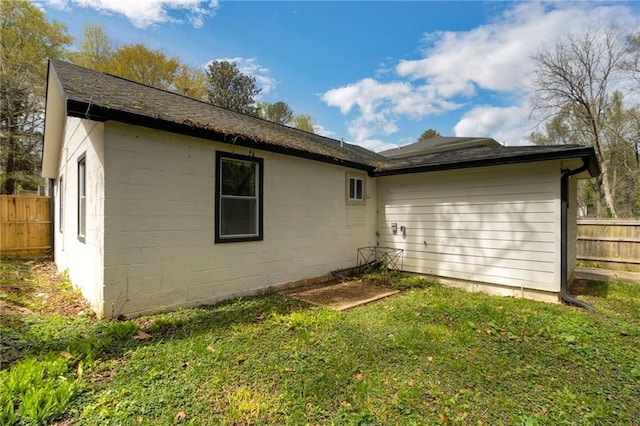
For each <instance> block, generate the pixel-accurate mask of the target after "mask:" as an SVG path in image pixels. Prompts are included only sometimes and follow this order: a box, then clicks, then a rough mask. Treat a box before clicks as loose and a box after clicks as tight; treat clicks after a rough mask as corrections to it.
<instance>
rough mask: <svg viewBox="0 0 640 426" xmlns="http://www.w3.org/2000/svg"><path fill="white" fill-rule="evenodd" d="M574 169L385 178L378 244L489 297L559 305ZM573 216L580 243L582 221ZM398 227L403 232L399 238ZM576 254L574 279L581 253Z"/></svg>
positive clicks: (544, 165) (549, 166)
mask: <svg viewBox="0 0 640 426" xmlns="http://www.w3.org/2000/svg"><path fill="white" fill-rule="evenodd" d="M569 163H575V161H570V162H569ZM568 165H570V164H568V163H567V162H562V161H559V160H552V161H543V162H534V163H527V164H512V165H504V166H487V167H478V168H469V169H462V170H446V171H436V172H430V173H415V174H406V175H399V176H389V177H382V178H380V179H379V181H378V220H379V234H380V238H379V244H380V245H382V246H385V247H393V248H397V249H402V250H404V262H403V264H404V269H405V270H406V271H411V272H417V273H422V274H428V275H434V276H437V277H446V278H451V279H454V280H457V281H453V280H449V281H448V282H449V283H451V284H459V283H460V282H461V281H464V282H465V285H466V286H467V287H469V288H472V289H478V290H482V291H485V292H491V293H496V294H502V295H511V296H526V297H529V298H544V299H550V300H553V299H555V300H557V293H558V292H559V291H560V273H561V262H560V256H558V253H559V252H560V246H561V235H560V234H561V232H560V231H561V226H560V208H561V206H560V184H559V176H560V170H561V169H563V168H566V166H568ZM572 188H573V194H572V196H573V199H575V188H576V187H575V185H574V186H573V187H572ZM573 204H574V205H575V203H573ZM569 217H571V218H572V221H571V229H572V232H573V241H575V229H576V228H575V217H576V216H575V215H569ZM393 223H395V224H397V228H398V229H401V228H404V232H401V231H398V232H396V233H393V232H392V224H393ZM573 247H575V244H574V245H573ZM572 256H573V261H570V262H569V264H570V265H573V266H572V268H571V270H570V275H571V274H572V273H573V268H574V267H575V249H573V251H572Z"/></svg>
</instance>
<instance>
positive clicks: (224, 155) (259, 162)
mask: <svg viewBox="0 0 640 426" xmlns="http://www.w3.org/2000/svg"><path fill="white" fill-rule="evenodd" d="M223 160H227V161H228V160H232V161H234V160H235V161H239V162H246V163H253V164H255V165H256V167H257V171H256V173H255V179H256V180H257V182H256V183H255V189H256V194H255V196H254V198H255V199H256V213H255V215H256V218H255V219H256V231H257V232H256V233H255V234H246V235H244V234H234V235H223V234H222V223H221V221H222V211H221V209H222V202H221V201H222V199H223V198H224V197H225V195H223V194H222V183H223V179H222V161H223ZM215 174H216V175H215V186H216V187H215V218H214V220H215V224H214V228H215V243H216V244H218V243H235V242H242V241H262V240H263V229H264V217H263V216H264V214H263V212H264V209H263V198H264V184H263V182H264V160H263V159H262V158H258V157H253V156H247V155H241V154H234V153H230V152H224V151H216V165H215Z"/></svg>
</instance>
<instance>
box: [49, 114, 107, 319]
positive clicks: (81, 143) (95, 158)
mask: <svg viewBox="0 0 640 426" xmlns="http://www.w3.org/2000/svg"><path fill="white" fill-rule="evenodd" d="M103 140H104V125H103V123H98V122H95V121H89V120H83V119H79V118H73V117H68V118H67V120H66V125H65V128H64V136H63V141H62V149H61V152H60V161H59V164H58V173H57V179H56V190H55V194H54V196H55V209H56V210H55V215H54V216H55V230H54V232H55V235H54V238H55V247H54V251H55V262H56V265H57V267H58V269H59V270H60V271H68V273H69V278H70V279H71V281H72V282H73V284H74V285H75V286H76V287H78V288H80V290H81V291H82V294H83V296H84V297H85V298H86V299H87V300H88V301H89V303H90V304H91V306H92V308H93V309H94V310H95V311H96V312H102V309H103V294H102V278H103V276H102V267H103V263H102V252H103V243H104V239H103V236H104V149H103V148H104V143H103ZM83 154H84V155H85V161H86V192H87V194H86V230H85V241H84V242H81V241H79V240H78V158H79V157H80V156H82V155H83ZM61 176H62V178H63V180H62V182H63V184H62V188H61V187H60V177H61ZM61 189H62V203H63V206H62V212H63V213H62V214H63V216H62V217H61V216H60V214H59V213H60V201H61V197H60V190H61ZM61 220H62V221H63V224H62V230H61V227H60V221H61Z"/></svg>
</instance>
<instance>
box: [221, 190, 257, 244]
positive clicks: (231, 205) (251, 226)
mask: <svg viewBox="0 0 640 426" xmlns="http://www.w3.org/2000/svg"><path fill="white" fill-rule="evenodd" d="M256 203H257V201H256V200H255V199H252V200H247V199H235V198H222V199H221V200H220V227H221V232H220V235H223V236H230V235H257V231H256Z"/></svg>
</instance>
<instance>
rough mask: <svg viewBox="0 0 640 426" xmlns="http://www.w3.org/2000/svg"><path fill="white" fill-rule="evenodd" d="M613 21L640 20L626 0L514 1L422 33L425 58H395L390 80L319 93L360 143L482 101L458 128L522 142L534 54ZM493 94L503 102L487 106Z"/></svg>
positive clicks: (626, 24) (621, 24)
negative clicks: (470, 22) (596, 0)
mask: <svg viewBox="0 0 640 426" xmlns="http://www.w3.org/2000/svg"><path fill="white" fill-rule="evenodd" d="M608 22H609V23H613V24H614V25H616V26H617V27H618V28H623V29H636V28H637V27H638V25H639V24H640V21H639V19H638V17H637V16H636V15H634V14H633V13H632V12H631V11H630V10H629V9H628V8H627V7H626V6H624V5H615V4H614V5H594V4H593V3H554V4H548V3H540V2H525V3H516V4H515V5H514V6H513V7H510V8H508V9H506V10H505V11H504V12H503V13H502V14H501V15H499V16H497V17H495V19H493V20H492V21H491V22H489V23H488V24H486V25H482V26H479V27H477V28H474V29H471V30H468V31H457V32H455V31H438V32H432V33H427V34H425V36H424V38H423V40H422V42H423V45H424V47H423V49H422V51H421V55H420V56H421V57H420V58H417V59H413V60H401V61H398V62H397V64H396V66H395V69H394V70H395V75H391V76H390V77H389V78H390V79H391V81H389V82H382V81H378V80H375V79H373V78H364V79H362V80H359V81H357V82H355V83H351V84H346V85H344V86H342V87H337V88H333V89H331V90H328V91H327V92H325V93H324V95H323V96H322V99H323V100H324V102H325V103H327V104H328V105H330V106H336V107H338V108H340V111H341V112H342V114H344V115H348V116H349V121H348V122H347V128H348V131H349V134H350V135H351V137H352V138H353V139H354V140H355V142H356V143H359V141H364V140H373V139H375V137H380V136H382V135H389V134H392V133H394V131H395V130H397V129H398V126H399V123H400V122H401V121H402V120H407V119H410V120H418V119H423V118H425V117H427V116H432V115H437V114H442V113H445V112H448V111H453V110H456V109H458V108H460V107H462V106H463V105H467V106H468V105H470V104H473V103H481V104H483V105H485V106H478V107H472V108H471V109H470V110H469V111H467V112H466V113H465V114H464V116H463V117H462V118H461V119H460V121H459V122H458V124H457V125H456V126H455V129H454V131H455V133H456V134H457V135H461V134H465V133H468V135H470V136H490V137H494V138H496V139H500V140H502V141H505V142H508V143H509V144H515V143H518V144H521V143H524V142H525V140H526V139H525V138H526V136H527V135H528V134H529V133H530V132H531V130H532V128H533V126H532V124H531V123H530V122H529V114H528V110H527V109H526V107H524V106H523V105H526V102H527V92H526V88H527V87H529V86H530V79H531V70H532V69H533V64H532V60H531V57H532V56H533V55H534V54H535V53H536V52H537V51H538V50H539V49H540V48H541V47H542V46H544V45H551V44H553V43H555V42H557V41H559V40H560V38H561V37H563V36H565V35H567V34H570V33H575V32H579V31H580V32H583V31H584V30H585V28H595V27H597V26H599V25H601V24H602V23H608ZM384 69H385V70H386V69H388V64H385V67H384ZM372 72H374V73H375V72H376V71H375V70H373V71H372ZM377 75H378V76H380V77H385V76H387V73H384V74H380V73H378V74H377ZM493 100H498V102H499V104H500V105H501V106H502V107H496V106H491V105H487V104H489V103H491V102H492V101H493ZM508 102H512V103H513V104H514V105H515V106H512V107H510V106H508ZM505 104H506V105H505Z"/></svg>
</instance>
